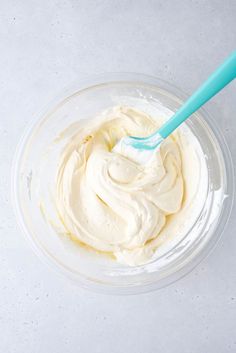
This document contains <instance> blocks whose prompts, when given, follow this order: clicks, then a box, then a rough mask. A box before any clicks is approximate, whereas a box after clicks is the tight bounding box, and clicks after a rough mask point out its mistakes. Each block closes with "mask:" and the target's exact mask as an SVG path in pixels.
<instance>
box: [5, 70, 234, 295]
mask: <svg viewBox="0 0 236 353" xmlns="http://www.w3.org/2000/svg"><path fill="white" fill-rule="evenodd" d="M186 98H187V96H186V95H184V94H183V93H182V92H181V91H180V90H179V89H178V88H176V87H174V86H172V85H170V84H168V83H166V82H164V81H162V80H160V79H157V78H153V77H149V76H146V75H140V74H128V73H123V74H121V73H119V74H118V73H117V74H107V75H100V76H95V77H93V78H89V79H87V80H84V81H83V82H81V83H79V84H77V83H76V84H74V85H73V87H71V88H70V89H69V90H67V91H65V92H63V94H62V95H61V97H58V98H57V99H56V100H55V101H54V102H52V103H51V104H50V106H49V107H47V108H46V109H45V112H44V113H41V114H40V116H39V118H38V119H35V120H34V121H33V123H32V124H31V126H30V127H29V128H28V130H27V131H26V133H25V134H24V136H23V137H22V139H21V141H20V143H19V146H18V148H17V151H16V155H15V159H14V163H13V172H12V198H13V203H14V208H15V211H16V217H17V220H18V222H19V224H20V226H21V228H22V229H23V232H24V234H25V235H26V236H27V239H29V240H30V242H31V244H32V246H33V248H34V249H35V251H36V253H37V254H38V255H39V256H40V257H41V258H42V259H43V260H44V261H46V262H47V263H48V264H50V266H52V267H54V268H55V269H58V270H59V271H60V272H61V273H64V274H65V275H66V276H67V277H69V278H71V279H72V280H74V281H76V282H77V283H78V284H80V285H82V286H85V287H87V288H89V289H92V290H96V291H100V292H104V293H115V294H132V293H141V292H146V291H150V290H154V289H157V288H161V287H163V286H166V285H168V284H170V283H171V282H174V281H176V280H177V279H179V278H180V277H182V276H183V275H185V274H186V273H188V272H189V271H191V270H192V269H193V268H194V267H195V266H196V265H197V264H198V263H199V262H200V261H201V260H202V259H203V258H204V257H205V256H206V254H207V253H209V251H210V250H211V249H212V248H213V246H214V245H215V244H216V242H217V240H218V239H219V238H220V235H221V234H222V232H223V230H224V227H225V225H226V223H227V220H228V218H229V215H230V211H231V207H232V201H233V194H234V180H233V179H234V175H233V166H232V161H231V156H230V152H229V149H228V147H227V145H226V142H225V140H224V138H223V136H222V134H221V133H220V131H219V130H218V129H217V128H216V125H217V123H216V122H215V121H214V120H213V119H211V117H210V116H209V114H208V113H206V111H205V110H203V109H201V110H199V111H198V112H197V113H195V114H194V115H193V116H192V117H191V118H190V119H188V121H187V122H186V124H187V126H188V127H189V128H190V130H191V131H192V132H193V133H194V135H195V136H196V137H197V139H198V141H199V143H200V145H201V148H202V150H203V153H204V155H205V158H206V165H207V170H208V181H207V192H206V195H205V196H204V197H205V202H204V205H203V207H202V209H201V211H200V213H199V215H198V217H197V218H196V220H195V222H194V223H193V224H192V226H191V228H190V229H189V230H188V232H187V233H186V234H185V236H184V237H182V238H181V239H180V240H178V238H176V239H177V240H176V242H175V243H172V247H171V248H170V249H168V250H166V251H165V252H160V255H158V256H156V258H155V260H153V261H151V262H150V263H148V264H145V265H141V266H136V267H128V266H127V267H126V266H123V265H120V264H118V263H116V262H115V261H113V260H111V259H109V258H107V257H103V256H101V255H100V254H96V253H95V252H91V251H89V250H88V249H86V247H83V246H80V245H78V244H74V243H73V242H72V241H70V240H69V238H68V237H67V236H65V235H64V234H60V231H58V232H57V231H55V224H54V221H55V217H56V214H55V209H54V207H53V194H52V192H51V191H52V189H53V186H54V184H55V170H56V166H57V162H58V156H59V154H60V151H61V149H62V148H63V146H64V145H65V140H63V139H60V138H59V136H60V133H61V131H63V130H64V129H65V128H67V127H68V126H69V125H71V124H72V123H74V122H75V121H78V120H80V119H86V118H90V117H93V116H96V114H97V113H99V112H101V111H103V110H104V109H106V108H110V107H112V106H114V105H119V104H127V102H128V103H129V105H132V104H133V105H134V106H135V107H137V102H142V101H145V102H146V103H147V102H148V104H150V105H151V106H155V105H156V104H162V105H163V106H165V107H167V108H168V109H170V110H171V111H176V110H177V109H178V108H179V106H180V105H181V104H182V102H183V101H184V100H186ZM132 102H133V103H132Z"/></svg>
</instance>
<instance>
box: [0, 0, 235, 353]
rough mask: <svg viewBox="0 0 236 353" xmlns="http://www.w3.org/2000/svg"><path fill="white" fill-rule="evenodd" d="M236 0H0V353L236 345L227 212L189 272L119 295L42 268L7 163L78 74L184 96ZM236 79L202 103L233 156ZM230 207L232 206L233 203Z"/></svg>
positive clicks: (231, 229) (209, 62)
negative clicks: (165, 85) (116, 76)
mask: <svg viewBox="0 0 236 353" xmlns="http://www.w3.org/2000/svg"><path fill="white" fill-rule="evenodd" d="M235 24H236V2H235V1H234V0H231V1H230V0H224V1H221V0H208V1H203V0H199V1H190V0H182V1H177V0H176V1H160V0H156V1H152V0H149V1H148V0H138V1H134V0H129V1H122V0H120V1H118V0H115V1H112V0H106V1H86V0H84V1H82V0H67V1H62V0H58V1H56V0H49V1H36V0H23V1H16V0H15V1H14V0H13V1H8V0H2V1H1V4H0V63H1V74H0V97H1V100H0V175H1V177H0V195H1V196H0V352H1V353H25V352H27V353H28V352H29V353H42V352H43V353H52V352H53V353H64V352H72V353H74V352H76V353H77V352H86V353H87V352H88V353H90V352H93V353H100V352H101V353H110V352H112V353H125V352H129V353H153V352H161V353H173V352H174V353H178V352H179V353H202V352H208V353H211V352H212V353H218V352H219V353H222V352H224V353H226V352H236V270H235V269H236V236H235V233H236V218H235V216H234V217H231V220H230V222H229V225H228V227H227V229H226V231H225V234H224V236H223V239H222V241H221V242H220V244H219V245H218V246H217V248H216V249H215V250H214V252H213V253H212V254H211V255H210V256H209V257H208V258H207V259H205V260H204V261H203V262H202V263H201V264H200V265H199V266H198V267H197V268H196V269H195V270H194V271H193V272H192V273H191V274H189V275H188V276H186V277H185V278H183V279H182V280H180V281H179V282H177V283H176V284H173V285H171V286H169V287H167V288H165V289H162V290H159V291H156V292H152V293H150V294H143V295H139V296H128V297H118V296H117V297H116V296H106V295H101V294H95V293H91V292H88V291H86V290H83V289H80V288H79V287H77V286H75V285H73V284H72V283H71V282H69V281H68V280H67V279H65V278H64V277H61V276H60V275H58V274H56V273H54V272H53V271H51V270H50V269H48V268H47V267H46V266H45V265H44V264H43V263H41V262H40V260H39V259H38V258H37V257H36V256H35V255H34V253H33V252H32V250H31V248H30V246H29V245H28V243H27V242H26V241H25V239H24V237H23V236H22V234H21V231H20V230H19V228H18V226H17V225H16V222H15V217H14V214H13V211H12V206H11V201H10V167H11V162H12V156H13V153H14V150H15V147H16V143H17V142H18V140H19V137H20V135H21V134H22V132H23V130H24V128H25V127H26V126H27V124H28V122H29V121H30V120H31V119H34V116H35V112H36V113H37V112H38V111H39V110H40V109H41V107H42V106H44V105H46V104H47V103H48V102H50V101H51V99H52V98H53V97H54V96H55V95H56V94H57V93H58V92H61V91H62V89H63V88H64V87H66V86H68V85H70V83H71V82H72V81H74V80H76V79H79V78H80V76H81V75H84V74H94V73H100V72H104V71H126V72H129V71H133V72H141V73H146V74H151V75H153V76H158V77H161V78H163V79H165V80H167V81H170V82H171V83H174V84H176V85H177V86H179V87H181V88H182V89H183V90H184V91H187V92H190V93H191V92H192V91H193V90H194V89H195V88H196V87H197V86H198V85H199V84H200V83H201V82H202V81H203V80H204V79H205V78H206V77H207V76H208V74H209V73H211V71H212V70H213V69H214V68H215V67H216V66H217V65H218V64H219V63H220V62H221V61H222V60H223V59H224V58H225V57H226V56H227V55H228V54H229V53H230V52H231V51H232V50H235V49H236V25H235ZM235 92H236V82H234V83H232V84H231V86H230V87H227V88H226V89H225V90H224V92H222V93H220V94H219V95H218V96H217V97H215V99H214V100H213V101H211V102H210V103H209V104H208V105H207V108H208V110H209V111H210V112H211V113H212V114H214V113H216V117H217V118H216V119H217V121H216V123H217V124H219V126H220V127H221V129H222V130H223V133H224V135H225V137H226V139H227V142H228V144H229V146H230V148H231V151H232V154H233V159H234V163H235V161H236V143H235V136H236V119H235V118H236V104H235ZM233 212H234V215H235V208H234V211H233Z"/></svg>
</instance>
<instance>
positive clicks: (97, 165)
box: [56, 106, 202, 266]
mask: <svg viewBox="0 0 236 353" xmlns="http://www.w3.org/2000/svg"><path fill="white" fill-rule="evenodd" d="M162 123H163V119H160V118H158V117H156V118H155V117H151V116H150V115H149V114H147V113H144V112H142V111H141V110H136V109H134V108H131V107H127V106H118V107H114V108H111V109H109V110H107V111H105V112H103V113H101V114H100V115H99V116H97V117H96V118H95V119H93V120H86V121H85V122H83V124H80V123H78V126H77V127H76V128H75V127H74V128H75V132H74V135H73V136H72V137H71V138H70V140H69V141H68V142H67V145H66V147H65V149H64V150H63V153H62V155H61V158H60V162H59V166H58V171H57V184H56V208H57V212H58V215H59V219H60V220H61V222H62V224H63V227H64V228H65V232H66V233H69V234H70V235H71V238H72V239H75V240H76V239H77V240H79V241H80V242H82V243H84V244H86V245H88V246H90V247H91V248H93V249H95V250H96V251H99V252H102V253H109V254H111V255H112V256H114V257H115V259H116V260H117V261H118V262H120V263H123V264H126V265H130V266H135V265H141V264H144V263H147V262H149V261H150V260H151V259H152V257H153V256H154V254H155V252H156V250H157V249H158V247H159V246H160V244H162V243H163V242H166V241H168V240H170V239H172V238H174V237H177V236H178V233H179V232H180V231H181V229H182V228H183V227H184V224H186V217H187V211H188V212H191V208H192V206H193V204H194V202H195V201H196V199H197V196H196V194H197V189H198V184H199V179H200V176H201V173H200V172H201V164H202V161H201V159H202V156H201V158H200V157H199V151H198V149H197V148H196V143H194V139H195V137H194V135H193V134H192V133H190V132H189V129H188V131H187V132H186V131H185V130H184V129H182V130H181V129H179V130H178V132H175V133H174V134H172V135H171V136H170V137H168V138H167V139H166V140H165V141H163V142H162V144H161V146H160V147H159V148H158V149H157V150H156V151H155V152H154V153H153V155H152V157H151V158H150V160H148V161H147V162H146V163H145V164H139V163H136V162H135V161H134V160H132V159H129V158H128V157H125V156H123V155H121V154H119V153H116V152H115V151H113V150H112V149H113V147H114V146H115V145H116V144H117V142H118V141H119V140H120V139H121V138H122V137H124V136H127V135H132V136H141V137H144V136H148V135H150V134H151V133H153V132H154V131H156V130H157V129H158V128H159V127H160V125H161V124H162ZM189 134H190V135H191V136H190V138H189ZM191 141H193V144H191Z"/></svg>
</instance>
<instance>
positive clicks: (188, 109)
mask: <svg viewBox="0 0 236 353" xmlns="http://www.w3.org/2000/svg"><path fill="white" fill-rule="evenodd" d="M234 78H236V51H235V52H233V53H232V54H231V55H230V56H229V57H228V58H227V59H226V60H225V61H224V62H223V64H221V65H220V66H219V67H218V69H216V71H215V72H214V73H213V74H212V75H211V76H210V77H209V78H208V79H207V80H206V81H205V82H204V83H203V85H202V86H201V87H199V88H198V90H197V91H196V92H195V93H194V94H193V95H192V96H191V97H190V98H189V99H188V100H187V101H186V102H185V103H184V105H183V106H182V107H181V108H180V109H179V110H178V111H177V112H176V113H175V114H174V115H173V116H172V117H171V118H170V119H169V120H168V121H167V122H166V123H165V124H164V125H163V126H162V127H161V128H160V129H159V130H158V131H156V132H155V133H154V134H152V135H150V136H148V137H144V138H142V137H134V136H127V137H124V138H122V139H121V140H120V141H119V142H118V144H117V145H116V146H115V147H114V149H113V150H114V151H115V152H118V153H121V154H123V153H122V151H125V155H126V156H129V154H130V153H131V154H132V156H133V155H134V152H135V156H136V158H135V159H136V160H139V158H138V154H139V153H141V154H142V158H141V161H142V160H143V154H145V153H144V152H145V151H147V152H148V151H149V155H150V152H151V150H154V149H155V148H156V147H157V146H158V145H160V143H161V142H162V141H163V140H164V139H165V138H167V137H168V136H169V135H170V134H171V133H172V132H173V131H174V130H175V129H176V128H177V127H178V126H179V125H180V124H182V123H183V122H184V121H185V120H186V119H187V118H188V117H189V116H190V115H192V114H193V113H194V112H195V111H196V110H198V109H199V108H200V107H201V106H202V105H203V104H205V103H206V102H207V101H208V100H209V99H211V98H212V97H213V96H214V95H215V94H217V93H218V92H219V91H220V90H222V89H223V88H224V87H225V86H226V85H227V84H228V83H230V82H231V81H232V80H233V79H234ZM134 149H135V150H136V151H134ZM140 157H141V156H140Z"/></svg>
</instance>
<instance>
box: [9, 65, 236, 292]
mask: <svg viewBox="0 0 236 353" xmlns="http://www.w3.org/2000/svg"><path fill="white" fill-rule="evenodd" d="M129 81H130V82H131V83H134V82H136V83H137V82H139V83H143V84H145V85H149V86H154V87H156V88H158V89H163V90H164V91H165V92H166V93H168V92H169V93H170V94H171V95H172V96H174V97H176V98H177V99H178V100H180V101H184V100H185V99H187V98H188V97H189V95H187V94H186V93H184V92H183V91H182V90H181V89H179V88H178V87H177V86H175V85H173V84H172V83H169V82H167V81H165V80H163V79H160V78H157V77H153V76H150V75H145V74H140V73H125V72H123V73H121V72H114V73H105V74H98V75H93V76H86V77H85V78H84V79H82V80H78V81H75V82H74V83H73V84H72V85H70V87H67V88H66V89H64V90H62V91H61V93H60V95H58V96H56V97H55V98H54V100H53V101H51V102H50V103H49V104H48V105H46V106H45V107H44V109H43V110H42V111H41V112H40V113H39V114H37V118H36V119H32V121H31V123H30V124H28V126H27V127H26V129H25V131H24V133H23V135H22V136H21V138H20V140H19V143H18V145H17V147H16V151H15V155H14V158H13V162H12V172H11V199H12V204H13V209H14V213H15V215H16V219H17V223H18V224H19V226H20V228H21V230H22V231H23V234H24V235H25V236H26V238H27V239H28V241H30V243H31V246H32V247H33V249H34V252H35V253H36V254H37V255H38V256H39V257H40V258H41V260H42V261H43V262H45V263H47V264H48V265H50V268H52V267H53V268H54V269H56V270H58V271H57V272H59V273H60V274H62V272H65V274H66V277H67V278H68V277H69V278H70V277H71V279H72V280H74V282H76V283H78V284H79V285H82V286H83V287H86V288H88V289H92V290H93V291H96V292H102V293H106V294H114V293H115V294H138V293H143V292H148V291H152V290H156V289H160V288H163V287H166V286H167V285H169V284H171V283H174V282H176V281H177V280H179V279H180V278H182V277H184V276H185V275H187V274H188V273H189V272H191V271H192V270H193V269H194V268H195V267H196V266H197V265H198V264H199V263H200V262H201V261H202V260H203V259H204V258H206V256H207V255H208V254H210V252H211V251H212V250H213V249H214V247H215V246H216V244H217V243H218V242H219V240H220V239H221V236H222V234H223V231H224V230H225V228H226V226H227V224H228V221H229V218H230V214H231V211H232V207H233V203H234V192H235V185H234V167H233V161H232V157H231V153H230V150H229V147H228V145H227V142H226V140H225V137H224V135H223V134H222V132H221V131H220V130H219V129H218V128H217V126H216V124H214V120H213V118H212V117H211V115H210V114H209V113H208V111H206V109H205V108H200V109H199V113H200V115H203V116H204V117H206V118H207V121H206V126H208V127H209V129H210V132H211V133H212V134H213V136H214V137H215V139H216V141H217V142H218V144H219V147H220V152H221V153H222V156H223V162H224V167H225V170H226V181H227V189H229V188H230V189H231V194H230V195H228V197H227V199H226V202H224V207H223V208H222V210H221V213H220V215H219V221H220V219H222V218H223V217H224V222H222V221H221V222H218V228H217V233H218V234H217V236H212V237H211V239H210V240H209V242H208V244H207V246H206V247H204V248H203V249H201V251H199V253H198V254H197V256H195V257H194V258H193V259H192V260H191V262H189V263H188V264H187V265H188V266H186V265H184V266H183V267H182V268H181V269H180V270H177V271H176V272H175V273H172V274H170V275H167V277H165V278H163V279H160V280H158V284H157V283H155V282H153V283H148V284H144V285H143V284H141V285H138V286H137V285H135V286H133V287H116V286H110V285H109V284H103V283H98V282H95V281H93V282H91V280H88V279H86V278H84V279H83V280H82V279H80V280H79V279H78V278H76V279H75V278H73V276H68V271H66V270H65V271H62V268H61V267H59V266H58V264H56V263H55V262H54V261H53V260H51V259H49V258H48V256H46V254H45V253H43V251H42V249H40V248H39V247H38V246H37V244H36V243H35V242H34V240H33V238H32V236H31V235H30V231H29V230H28V228H27V226H26V224H25V222H24V219H23V217H22V212H21V208H20V202H19V199H18V197H17V195H18V176H19V169H20V162H21V159H22V157H23V154H24V150H25V147H26V145H27V144H28V142H29V139H30V137H31V136H32V133H33V132H34V131H35V130H36V128H37V127H38V126H39V125H40V124H42V123H43V122H44V120H45V119H46V118H47V113H49V112H50V113H51V111H52V110H53V108H56V107H57V106H58V105H59V104H60V103H62V102H63V101H65V100H66V99H67V98H71V96H73V94H77V93H78V92H83V91H84V90H86V89H91V88H94V87H95V86H101V85H102V84H111V83H127V82H129ZM219 141H220V142H221V143H219ZM53 264H54V266H52V265H53ZM190 264H191V266H190Z"/></svg>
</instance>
